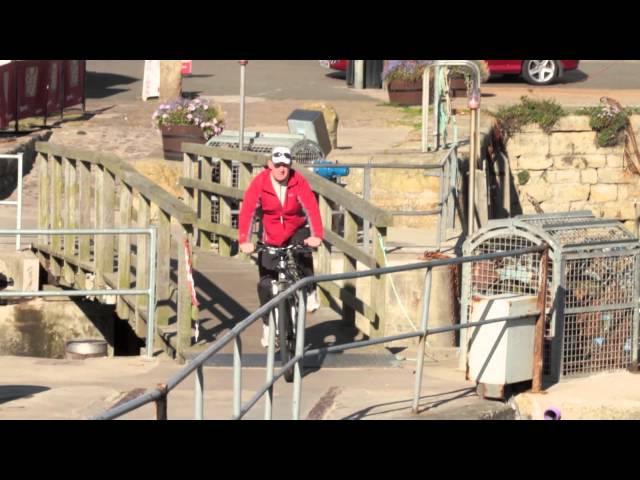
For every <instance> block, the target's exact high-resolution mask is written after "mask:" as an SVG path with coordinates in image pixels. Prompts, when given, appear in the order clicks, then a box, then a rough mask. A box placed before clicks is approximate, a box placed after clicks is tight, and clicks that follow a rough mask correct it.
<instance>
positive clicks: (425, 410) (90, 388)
mask: <svg viewBox="0 0 640 480" xmlns="http://www.w3.org/2000/svg"><path fill="white" fill-rule="evenodd" d="M0 363H1V364H2V366H3V372H4V373H3V376H2V380H1V383H0V419H3V420H6V419H56V420H57V419H81V418H88V417H90V416H92V415H96V414H99V413H101V412H102V411H104V410H105V409H107V408H109V407H112V406H114V405H116V404H117V403H118V402H120V401H122V400H123V399H124V398H125V397H127V398H132V397H134V396H137V395H139V394H140V393H142V392H144V390H146V389H147V388H152V387H154V386H155V385H156V384H158V383H160V382H164V381H166V380H167V379H168V378H170V377H171V376H172V375H173V374H175V373H176V372H177V371H178V368H179V367H178V366H177V365H176V364H175V363H174V362H172V361H170V360H167V359H165V358H160V359H158V358H156V359H154V360H150V361H149V360H146V359H144V358H133V357H117V358H112V359H88V360H75V361H72V360H51V359H37V358H28V357H0ZM412 365H413V366H412ZM414 366H415V363H409V362H398V365H397V366H394V367H387V368H323V369H321V370H315V371H307V373H306V374H305V376H304V378H303V395H302V404H301V418H304V419H312V420H323V419H325V420H384V419H397V420H404V419H406V420H410V419H416V420H430V419H445V418H446V419H483V418H487V419H489V418H495V417H499V418H513V415H514V413H513V410H512V409H511V408H510V407H508V406H506V405H504V404H502V403H500V402H493V401H488V400H479V399H478V398H477V397H476V396H475V393H474V388H473V385H472V384H471V383H470V382H466V381H464V380H462V379H461V378H462V375H461V374H460V373H459V372H456V371H455V370H454V369H453V368H452V364H451V362H449V364H442V365H440V364H436V363H428V364H427V365H426V366H425V367H426V368H425V372H426V373H425V375H424V383H423V385H424V388H423V390H422V395H421V398H420V402H419V405H420V413H419V414H418V415H414V414H412V413H411V399H412V395H413V386H414V378H415V376H414V373H413V371H414ZM264 378H265V371H264V369H263V368H247V369H245V370H244V373H243V384H242V386H243V388H242V399H243V401H245V402H246V401H247V400H249V399H250V398H251V397H252V396H253V394H254V392H255V390H256V389H257V388H258V387H259V386H260V384H262V382H263V381H264ZM204 384H205V390H206V392H205V407H204V409H205V418H207V419H226V418H230V417H231V414H232V390H231V385H232V384H233V380H232V370H231V369H230V368H219V367H217V368H205V370H204ZM291 398H292V385H291V384H286V383H282V382H280V383H278V384H277V385H276V386H275V388H274V412H273V418H274V419H276V420H286V419H290V418H291ZM168 404H169V407H168V416H169V418H170V419H190V418H193V415H194V413H193V408H194V396H193V380H192V379H191V378H188V379H187V380H185V382H183V383H182V384H181V385H180V386H178V387H177V389H176V390H174V392H173V393H172V394H171V396H170V399H169V402H168ZM263 412H264V403H263V401H262V400H261V401H259V403H258V404H257V405H256V406H255V407H254V409H253V410H251V411H250V412H249V413H248V414H247V417H246V418H248V419H262V418H263V415H264V413H263ZM154 415H155V408H154V406H153V404H151V405H148V406H145V407H143V408H141V409H139V410H137V411H134V412H131V413H130V414H128V415H127V416H126V417H124V418H127V419H153V418H154Z"/></svg>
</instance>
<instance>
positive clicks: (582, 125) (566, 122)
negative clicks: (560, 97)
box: [553, 115, 591, 132]
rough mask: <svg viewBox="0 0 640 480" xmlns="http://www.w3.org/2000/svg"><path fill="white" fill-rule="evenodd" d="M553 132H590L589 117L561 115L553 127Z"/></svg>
mask: <svg viewBox="0 0 640 480" xmlns="http://www.w3.org/2000/svg"><path fill="white" fill-rule="evenodd" d="M553 131H554V132H563V131H564V132H567V131H569V132H579V131H587V132H591V127H590V126H589V117H588V116H586V115H569V116H567V117H562V118H561V119H560V120H558V122H557V123H556V124H555V126H554V127H553Z"/></svg>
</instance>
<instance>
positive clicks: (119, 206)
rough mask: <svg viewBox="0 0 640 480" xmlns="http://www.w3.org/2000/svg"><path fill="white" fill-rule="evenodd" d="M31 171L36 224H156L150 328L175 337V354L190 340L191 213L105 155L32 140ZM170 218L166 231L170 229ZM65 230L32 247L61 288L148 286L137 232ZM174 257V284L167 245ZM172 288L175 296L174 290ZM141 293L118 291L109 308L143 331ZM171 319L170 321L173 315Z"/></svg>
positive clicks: (144, 316) (142, 241)
mask: <svg viewBox="0 0 640 480" xmlns="http://www.w3.org/2000/svg"><path fill="white" fill-rule="evenodd" d="M36 151H37V152H38V167H37V168H38V175H39V189H40V191H39V194H40V195H39V213H38V227H39V228H99V229H106V228H127V227H131V226H138V227H148V226H150V225H156V227H157V232H158V235H157V239H158V240H157V270H156V298H157V309H156V319H157V326H158V328H157V333H158V335H159V336H160V337H162V338H163V339H164V340H165V341H166V340H167V338H168V337H170V336H172V335H176V336H177V341H176V342H175V349H176V354H177V357H178V358H179V359H183V353H184V351H185V350H186V348H188V347H189V346H190V345H191V320H192V309H191V304H190V295H189V291H188V287H187V285H188V284H187V281H186V268H185V258H184V253H183V248H184V241H185V239H187V240H189V241H191V240H190V239H191V236H192V234H193V224H194V223H195V220H196V217H195V213H194V212H193V210H191V209H190V208H188V207H187V206H185V205H184V203H182V202H180V200H178V199H177V198H175V197H174V196H173V195H171V194H170V193H168V192H166V191H165V190H163V189H162V188H161V187H160V186H158V185H156V184H155V183H153V182H152V181H150V180H148V179H147V178H146V177H144V176H143V175H141V174H139V173H138V172H137V171H136V170H135V169H133V168H132V167H131V166H130V165H129V164H127V163H126V162H124V161H123V160H121V159H120V158H118V157H117V156H115V155H113V154H108V153H100V152H92V151H86V150H80V149H76V148H69V147H65V146H60V145H55V144H51V143H47V142H38V143H36ZM172 223H173V229H172ZM129 237H130V236H129V235H118V236H117V237H116V236H115V235H96V236H95V239H94V240H93V241H92V239H91V237H89V236H82V237H75V236H72V235H67V236H64V238H60V236H53V237H51V238H49V237H44V236H43V237H39V238H38V243H37V244H36V245H35V248H36V250H37V252H38V255H39V257H40V261H41V263H42V264H43V265H45V266H47V267H48V270H49V272H50V273H51V274H52V275H53V276H54V277H56V278H57V280H58V282H59V283H60V284H61V285H66V286H69V287H77V288H87V279H88V277H89V275H88V274H94V275H95V288H109V287H110V288H130V286H131V285H132V284H135V287H136V288H140V289H142V288H148V286H147V285H145V282H147V279H148V275H147V272H146V269H147V268H148V267H147V265H148V260H149V255H154V254H156V252H150V251H149V250H148V246H147V244H146V242H145V239H144V236H141V235H140V236H138V238H137V239H133V238H129ZM172 248H175V250H174V257H175V258H176V259H177V261H178V262H177V263H178V268H177V269H175V268H174V269H173V270H174V272H177V279H176V280H177V281H172V278H171V270H172V268H171V249H172ZM176 292H177V298H175V297H174V293H176ZM146 303H147V302H146V298H145V297H144V296H138V297H127V296H119V297H118V298H117V303H116V313H117V315H118V317H119V318H121V319H123V320H127V321H129V323H130V324H131V326H132V328H133V329H134V330H135V332H136V334H137V335H138V336H139V337H140V338H144V337H145V336H146V321H147V311H148V305H147V304H146ZM174 312H175V313H176V318H175V322H172V324H171V325H170V319H171V318H172V317H173V313H174Z"/></svg>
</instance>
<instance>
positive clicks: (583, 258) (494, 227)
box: [461, 211, 640, 381]
mask: <svg viewBox="0 0 640 480" xmlns="http://www.w3.org/2000/svg"><path fill="white" fill-rule="evenodd" d="M544 243H546V244H547V245H548V246H549V263H548V265H547V272H548V274H547V278H546V279H545V280H546V282H547V298H546V306H545V314H546V315H545V344H544V350H543V352H544V354H543V372H544V375H545V377H546V379H547V380H551V381H557V380H559V379H560V378H561V377H565V376H566V377H569V376H577V375H588V374H593V373H597V372H604V371H614V370H621V369H625V368H628V367H629V366H630V365H631V364H632V363H635V362H637V359H638V346H639V345H638V296H639V293H640V290H639V282H638V268H639V265H638V255H639V253H640V243H639V242H638V238H637V237H636V236H634V235H633V234H631V233H630V232H629V231H628V230H626V229H625V228H624V227H623V226H622V224H620V223H619V222H618V221H615V220H606V219H596V218H595V217H594V216H593V214H592V213H591V212H589V211H582V212H566V213H553V214H541V215H520V216H517V217H514V218H511V219H505V220H491V221H489V222H488V224H487V225H486V226H485V227H484V228H482V229H480V230H478V231H477V232H475V233H474V234H473V235H472V236H471V237H469V238H468V239H467V240H466V241H465V243H464V245H463V254H464V255H465V256H473V255H480V254H485V253H494V252H506V251H510V250H517V249H521V248H526V247H532V246H536V245H542V244H544ZM540 261H541V253H534V254H527V255H521V256H519V257H510V258H499V259H495V260H485V261H481V262H469V263H465V264H464V265H463V268H462V298H461V307H462V311H461V321H462V322H463V323H465V322H467V321H468V319H469V318H470V314H471V308H472V304H473V302H472V299H473V297H474V296H476V295H489V296H491V295H501V294H508V293H509V294H521V295H538V292H539V289H540V287H541V279H540V278H539V274H540V267H541V265H540Z"/></svg>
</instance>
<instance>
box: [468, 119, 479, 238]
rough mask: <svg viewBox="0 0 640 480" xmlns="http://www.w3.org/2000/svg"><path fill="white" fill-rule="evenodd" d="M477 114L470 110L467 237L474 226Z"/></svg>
mask: <svg viewBox="0 0 640 480" xmlns="http://www.w3.org/2000/svg"><path fill="white" fill-rule="evenodd" d="M477 115H478V110H477V109H474V110H471V135H470V139H469V142H470V146H469V188H468V189H467V192H468V195H469V198H468V205H469V212H468V217H467V237H470V236H471V235H472V234H473V230H474V226H475V212H474V206H475V194H476V155H475V154H476V116H477Z"/></svg>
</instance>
